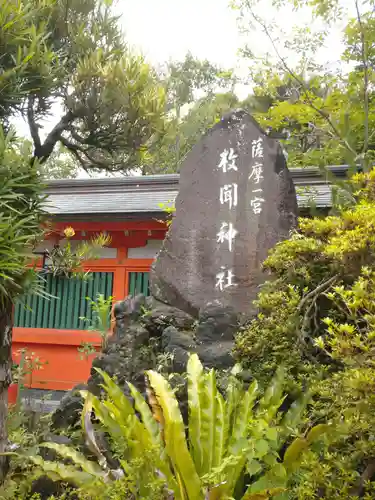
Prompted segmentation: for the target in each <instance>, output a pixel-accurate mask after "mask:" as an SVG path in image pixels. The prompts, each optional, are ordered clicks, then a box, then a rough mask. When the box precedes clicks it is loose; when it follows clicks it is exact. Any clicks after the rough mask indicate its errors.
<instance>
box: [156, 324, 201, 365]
mask: <svg viewBox="0 0 375 500" xmlns="http://www.w3.org/2000/svg"><path fill="white" fill-rule="evenodd" d="M161 347H162V349H163V352H166V353H170V354H172V355H173V361H172V369H173V371H174V372H176V373H183V372H184V371H186V363H187V360H188V357H189V353H191V352H196V343H195V339H194V337H193V333H192V332H180V331H179V330H177V328H175V327H174V326H169V327H168V328H166V329H165V330H164V332H163V335H162V338H161Z"/></svg>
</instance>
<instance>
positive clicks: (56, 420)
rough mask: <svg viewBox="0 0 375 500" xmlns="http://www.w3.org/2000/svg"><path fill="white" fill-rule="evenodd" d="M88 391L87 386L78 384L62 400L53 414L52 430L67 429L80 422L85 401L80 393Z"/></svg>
mask: <svg viewBox="0 0 375 500" xmlns="http://www.w3.org/2000/svg"><path fill="white" fill-rule="evenodd" d="M82 390H87V385H85V384H78V385H76V386H75V387H73V389H72V390H71V391H69V392H68V393H67V394H65V396H64V397H63V398H62V399H61V402H60V405H59V407H58V408H57V409H56V410H55V411H54V412H53V414H52V428H54V429H67V428H68V427H70V426H73V425H75V424H76V423H77V422H78V421H79V416H80V413H81V410H82V406H83V399H82V397H81V395H80V393H79V391H82Z"/></svg>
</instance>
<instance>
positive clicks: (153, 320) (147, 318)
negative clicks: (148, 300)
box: [142, 304, 195, 337]
mask: <svg viewBox="0 0 375 500" xmlns="http://www.w3.org/2000/svg"><path fill="white" fill-rule="evenodd" d="M142 321H143V324H144V325H145V328H147V330H148V331H149V332H150V334H151V335H153V336H155V337H160V336H161V334H162V333H163V331H164V330H165V329H166V328H167V327H168V326H175V327H176V328H178V329H180V330H190V329H191V328H193V325H194V322H195V319H194V318H193V317H192V316H190V314H187V313H186V312H184V311H181V309H177V308H176V307H171V306H167V305H165V304H160V305H158V306H157V307H156V308H155V309H152V310H150V311H148V312H147V313H146V314H145V315H144V316H143V318H142Z"/></svg>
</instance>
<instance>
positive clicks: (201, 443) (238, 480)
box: [27, 354, 328, 500]
mask: <svg viewBox="0 0 375 500" xmlns="http://www.w3.org/2000/svg"><path fill="white" fill-rule="evenodd" d="M98 372H99V373H100V374H101V376H102V377H103V381H104V383H103V389H104V391H105V398H104V399H103V400H100V399H99V398H98V397H96V396H94V395H93V394H91V393H89V392H85V391H82V395H83V397H84V400H85V404H84V408H83V412H82V426H83V428H84V431H85V436H86V443H87V446H88V447H89V449H90V450H91V452H92V453H93V454H94V455H95V456H96V457H97V461H96V462H93V461H90V460H88V459H87V458H86V457H85V456H84V455H83V454H81V453H79V452H78V451H76V450H75V449H73V448H71V447H68V446H63V445H59V444H56V443H44V444H43V445H42V446H44V447H48V448H51V449H53V450H54V451H56V452H57V453H58V454H59V455H60V456H61V457H62V458H63V459H65V460H66V459H68V460H69V461H70V464H69V465H65V464H64V463H63V462H46V461H44V460H43V459H42V458H41V457H40V456H35V455H27V456H28V459H29V460H30V461H31V462H33V463H34V464H35V466H36V467H37V468H38V470H40V472H41V473H44V474H48V475H50V476H51V477H52V478H53V479H60V480H64V481H69V482H71V483H73V484H74V485H76V486H78V487H81V488H92V487H93V486H94V485H95V484H98V482H99V483H101V484H103V483H106V482H110V481H115V480H119V479H122V478H125V479H126V477H127V473H128V471H129V470H130V467H129V464H131V463H134V461H137V460H138V461H142V460H143V459H144V457H145V456H150V457H152V458H150V460H148V461H147V463H145V464H144V466H143V467H142V469H141V470H139V475H140V477H139V478H138V479H137V481H136V484H137V485H138V491H137V495H136V497H138V498H147V497H148V493H149V491H148V489H149V488H150V477H153V478H154V479H155V481H156V480H159V482H160V481H161V483H162V486H163V494H164V498H167V499H175V500H199V499H202V500H216V499H232V498H242V499H247V500H261V499H268V498H275V499H278V500H281V499H286V498H288V494H287V488H288V482H289V481H290V480H291V478H292V476H293V474H294V472H295V471H296V469H297V468H298V466H299V464H300V462H301V459H302V455H303V452H304V451H305V450H306V449H308V448H309V447H310V445H312V444H313V443H315V442H316V441H319V440H321V439H322V438H323V436H324V435H326V433H327V430H328V426H326V425H317V426H315V427H313V428H312V429H310V430H309V432H308V433H307V435H305V436H301V435H299V434H298V427H299V425H300V424H301V419H302V414H303V412H304V409H305V406H306V403H307V400H308V395H306V396H305V398H304V399H303V400H301V401H298V402H295V403H294V404H293V405H292V406H291V407H290V409H289V410H288V411H287V412H286V413H284V414H283V412H281V411H280V406H281V404H282V403H283V401H284V399H285V395H284V393H283V373H282V370H279V371H278V373H277V374H276V376H275V378H274V380H273V381H272V383H271V384H270V386H269V387H268V389H267V390H266V391H265V393H264V395H263V396H261V394H260V391H259V389H258V385H257V383H256V382H255V381H254V382H253V383H252V384H251V385H250V386H249V388H248V389H246V390H245V388H244V386H243V384H242V382H241V381H240V380H239V379H238V378H237V377H236V374H237V372H238V367H235V369H234V370H233V372H232V375H231V377H230V380H229V383H228V387H227V391H226V395H225V396H226V397H225V398H224V396H223V395H222V394H221V393H220V392H219V390H218V388H217V384H216V379H215V371H214V370H210V371H208V372H207V371H205V370H204V369H203V366H202V364H201V362H200V361H199V358H198V356H197V355H196V354H193V355H191V356H190V358H189V361H188V367H187V379H188V405H189V418H188V428H187V432H186V430H185V425H184V421H183V417H182V414H181V411H180V408H179V404H178V401H177V399H176V397H175V394H174V392H173V390H172V389H171V387H170V385H169V383H168V381H167V379H166V378H164V377H163V376H162V375H161V374H159V373H157V372H155V371H148V372H146V379H147V398H148V402H147V401H146V400H145V399H144V398H143V396H142V395H141V394H140V393H139V391H138V390H137V389H136V388H135V387H134V386H133V385H132V384H131V383H128V386H129V389H130V392H131V395H132V397H133V399H134V406H133V405H132V404H131V402H130V401H129V400H128V399H127V398H126V396H125V395H124V394H123V392H122V390H121V389H120V387H119V386H118V385H116V383H115V382H114V381H113V380H112V379H111V378H110V377H109V376H108V375H107V374H106V373H105V372H103V371H100V370H98ZM93 412H94V413H95V416H96V419H98V420H99V421H100V422H101V424H102V425H103V427H104V429H105V430H106V432H107V433H108V435H109V436H110V437H111V439H112V441H113V442H115V443H116V448H117V450H120V453H119V455H120V459H119V463H120V467H119V469H117V470H113V469H111V468H110V467H109V465H108V462H107V460H106V458H105V456H104V454H103V452H102V450H100V448H99V446H98V444H97V441H96V437H95V431H94V426H93V424H92V413H93ZM286 443H290V444H289V446H287V448H286V451H285V452H284V453H283V454H282V456H281V454H280V450H281V449H282V448H285V444H286Z"/></svg>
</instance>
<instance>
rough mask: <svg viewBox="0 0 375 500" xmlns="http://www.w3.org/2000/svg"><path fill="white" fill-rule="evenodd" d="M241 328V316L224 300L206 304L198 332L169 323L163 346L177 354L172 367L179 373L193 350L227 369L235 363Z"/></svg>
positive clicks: (209, 364)
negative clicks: (234, 358) (236, 338)
mask: <svg viewBox="0 0 375 500" xmlns="http://www.w3.org/2000/svg"><path fill="white" fill-rule="evenodd" d="M237 329H238V315H237V314H236V312H235V311H234V309H233V308H232V307H230V306H225V305H223V304H222V303H221V302H220V301H217V300H216V301H214V302H210V303H208V304H206V306H204V307H202V309H201V311H200V312H199V319H198V322H197V327H196V329H195V330H194V331H179V330H178V329H177V328H175V327H173V326H169V327H168V328H166V329H165V330H164V331H163V334H162V337H161V340H162V342H161V348H162V350H163V352H167V353H171V354H173V362H172V367H173V370H174V371H176V372H178V373H183V372H184V371H186V362H187V360H188V357H189V353H192V352H196V353H198V355H199V357H200V359H201V361H202V363H203V364H204V365H205V366H207V367H209V368H213V367H215V368H218V369H226V368H229V367H230V366H232V365H233V358H232V355H231V352H232V348H233V340H234V334H235V332H236V331H237Z"/></svg>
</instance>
